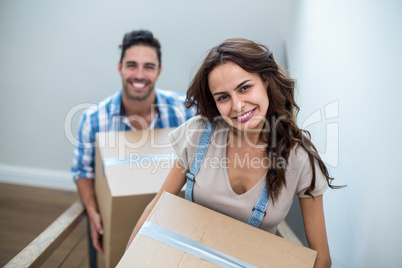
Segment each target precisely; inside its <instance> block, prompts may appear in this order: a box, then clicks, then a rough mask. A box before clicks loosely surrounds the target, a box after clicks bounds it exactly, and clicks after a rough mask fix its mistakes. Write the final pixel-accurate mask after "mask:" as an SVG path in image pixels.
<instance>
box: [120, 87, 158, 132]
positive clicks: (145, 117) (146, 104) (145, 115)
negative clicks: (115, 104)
mask: <svg viewBox="0 0 402 268" xmlns="http://www.w3.org/2000/svg"><path fill="white" fill-rule="evenodd" d="M121 104H122V105H123V111H124V113H125V115H126V116H127V118H128V119H129V121H130V124H131V125H132V126H133V127H135V128H136V129H144V128H148V127H149V126H150V125H151V123H152V121H153V120H154V119H155V116H156V107H155V105H153V104H156V96H155V92H153V93H152V94H150V95H149V97H148V98H147V99H145V100H141V101H140V100H132V99H129V98H128V97H127V96H125V95H124V92H123V94H122V96H121ZM140 121H141V122H140Z"/></svg>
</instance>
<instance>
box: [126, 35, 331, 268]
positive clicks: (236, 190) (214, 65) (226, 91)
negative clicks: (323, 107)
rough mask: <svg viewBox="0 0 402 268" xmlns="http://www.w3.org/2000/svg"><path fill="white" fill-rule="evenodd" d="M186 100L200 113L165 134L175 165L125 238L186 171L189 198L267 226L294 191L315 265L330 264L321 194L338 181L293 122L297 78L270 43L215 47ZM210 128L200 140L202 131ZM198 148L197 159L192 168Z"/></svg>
mask: <svg viewBox="0 0 402 268" xmlns="http://www.w3.org/2000/svg"><path fill="white" fill-rule="evenodd" d="M186 102H187V107H191V106H194V105H195V106H196V107H197V114H198V116H196V117H194V118H192V119H190V120H189V121H187V122H186V123H185V124H183V125H182V126H180V127H179V128H178V129H176V130H175V131H173V132H172V133H171V134H170V139H171V142H172V145H173V147H174V149H175V151H176V153H177V160H176V164H175V165H174V167H173V168H172V170H171V171H170V173H169V175H168V177H167V178H166V181H165V182H164V184H163V186H162V188H161V190H160V192H159V193H158V194H157V195H156V197H155V199H154V200H153V201H152V202H151V203H150V204H149V205H148V207H147V208H146V210H145V211H144V214H143V215H142V217H141V218H140V220H139V222H138V223H137V226H136V227H135V228H134V231H133V234H132V236H131V238H130V242H129V243H131V241H132V239H133V238H134V236H135V235H136V233H137V232H138V231H139V229H140V227H141V226H142V224H143V222H144V221H145V219H146V217H147V216H148V214H149V213H150V211H151V210H152V208H153V207H154V205H155V204H156V202H157V200H158V199H159V197H160V196H161V194H162V193H163V191H167V192H170V193H173V194H178V193H179V192H180V190H181V189H182V187H183V186H184V184H185V183H186V173H187V178H190V180H187V185H193V186H192V187H190V189H189V190H188V189H187V190H188V191H187V192H186V198H188V199H194V201H195V202H196V203H198V204H201V205H203V206H206V207H209V208H211V209H213V210H215V211H218V212H221V213H223V214H226V215H228V216H231V217H233V218H236V219H238V220H241V221H244V222H248V223H249V224H251V225H254V226H256V227H259V228H261V229H263V230H266V231H269V232H271V233H275V231H276V229H277V226H278V224H279V223H280V222H281V221H282V220H283V219H284V218H285V217H286V215H287V213H288V211H289V209H290V206H291V204H292V200H293V196H294V195H295V194H297V195H298V197H299V200H300V206H301V210H302V213H303V221H304V225H305V231H306V236H307V240H308V243H309V247H310V248H312V249H315V250H317V260H316V263H315V267H330V266H331V258H330V254H329V248H328V242H327V235H326V229H325V220H324V212H323V193H324V192H325V190H326V189H327V188H328V186H329V187H331V188H335V187H333V186H332V185H331V181H332V178H330V177H329V175H328V171H327V168H326V167H325V165H324V163H323V161H322V160H321V159H320V157H319V155H318V153H317V151H316V149H315V147H314V145H313V144H312V143H311V141H310V140H309V139H308V138H307V137H306V135H307V136H308V135H309V133H308V132H306V131H303V130H301V129H299V128H298V127H297V125H296V115H297V112H298V110H299V107H298V106H297V104H296V102H295V100H294V81H293V80H292V79H290V78H288V77H286V75H285V71H284V70H283V69H282V68H281V67H280V66H279V65H278V64H276V62H275V60H274V58H273V56H272V53H271V52H270V51H269V50H268V48H267V47H265V46H263V45H261V44H257V43H254V42H252V41H250V40H246V39H229V40H226V41H225V42H223V43H222V44H221V45H219V46H217V47H214V48H213V49H212V50H211V51H210V53H209V54H208V56H207V57H206V59H205V60H204V62H203V64H202V66H201V67H200V69H199V71H198V72H197V74H196V75H195V77H194V79H193V81H192V83H191V85H190V88H189V90H188V92H187V100H186ZM203 129H205V130H204V132H203ZM208 131H209V132H210V133H209V134H210V135H209V136H208V139H207V140H206V142H205V139H204V138H203V139H201V136H202V135H204V134H203V133H207V132H208ZM200 140H204V144H202V142H200ZM199 148H205V152H201V153H200V151H199V150H201V149H199ZM197 149H198V151H197ZM204 153H205V155H203V154H204ZM196 155H197V159H198V160H199V162H201V164H200V166H199V170H195V171H194V169H197V168H195V167H194V166H195V164H194V163H196V162H197V161H194V158H195V156H196ZM200 155H201V156H200ZM190 173H191V174H192V175H189V174H190ZM192 177H195V179H194V180H195V183H194V184H193V183H192ZM261 200H262V201H261ZM261 204H262V206H261ZM261 207H262V209H261ZM257 214H258V215H257ZM259 217H260V218H262V220H261V219H259V220H257V221H256V219H257V218H259Z"/></svg>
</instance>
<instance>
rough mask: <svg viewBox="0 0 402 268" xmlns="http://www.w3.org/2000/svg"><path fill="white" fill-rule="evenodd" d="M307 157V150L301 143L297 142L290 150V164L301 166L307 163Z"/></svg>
mask: <svg viewBox="0 0 402 268" xmlns="http://www.w3.org/2000/svg"><path fill="white" fill-rule="evenodd" d="M307 159H308V152H307V150H306V149H305V148H304V147H303V146H302V145H301V144H300V143H297V144H295V145H294V146H293V148H292V149H291V150H290V153H289V157H288V164H289V165H291V166H295V167H298V168H300V167H301V166H304V165H305V163H306V161H307Z"/></svg>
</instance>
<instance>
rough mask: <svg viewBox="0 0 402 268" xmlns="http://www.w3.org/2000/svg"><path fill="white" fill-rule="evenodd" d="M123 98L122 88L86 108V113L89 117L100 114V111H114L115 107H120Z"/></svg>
mask: <svg viewBox="0 0 402 268" xmlns="http://www.w3.org/2000/svg"><path fill="white" fill-rule="evenodd" d="M119 98H121V90H118V91H116V92H115V93H113V94H112V95H110V96H108V97H106V98H105V99H103V100H100V101H98V102H96V103H93V104H92V105H90V106H89V107H88V108H87V109H85V111H84V114H85V116H87V117H94V116H98V115H99V113H100V112H102V111H105V112H107V113H109V112H113V110H115V109H119V105H120V100H118V99H119Z"/></svg>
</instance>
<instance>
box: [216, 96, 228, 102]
mask: <svg viewBox="0 0 402 268" xmlns="http://www.w3.org/2000/svg"><path fill="white" fill-rule="evenodd" d="M227 98H228V96H227V95H222V96H220V97H219V98H217V99H216V101H224V100H226V99H227Z"/></svg>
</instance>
